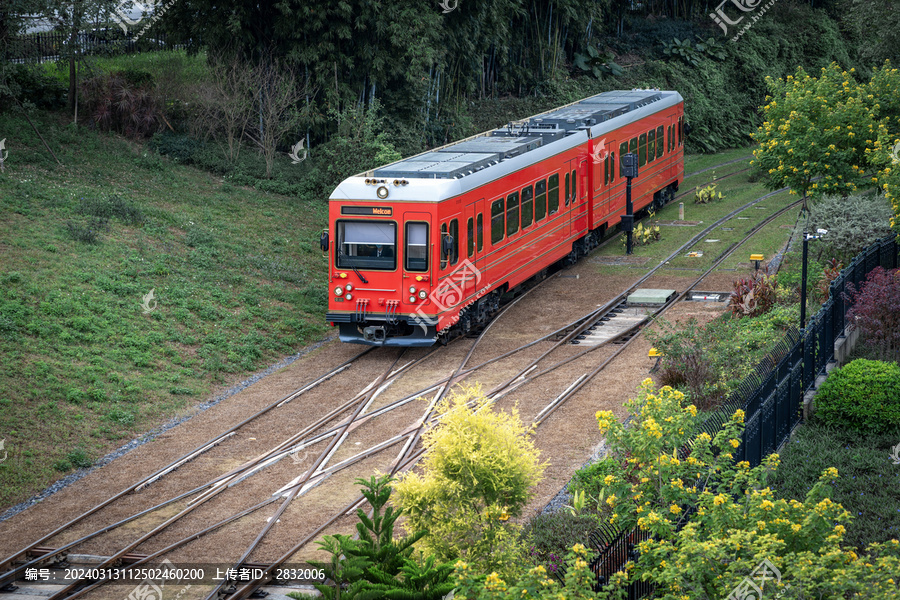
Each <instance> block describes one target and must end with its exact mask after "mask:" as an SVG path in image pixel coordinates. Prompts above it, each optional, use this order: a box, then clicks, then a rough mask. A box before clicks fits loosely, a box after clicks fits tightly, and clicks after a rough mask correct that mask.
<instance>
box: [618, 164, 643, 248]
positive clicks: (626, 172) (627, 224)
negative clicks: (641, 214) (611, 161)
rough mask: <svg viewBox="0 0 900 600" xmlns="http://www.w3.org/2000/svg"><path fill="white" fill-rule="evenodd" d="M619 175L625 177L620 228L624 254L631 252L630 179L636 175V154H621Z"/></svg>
mask: <svg viewBox="0 0 900 600" xmlns="http://www.w3.org/2000/svg"><path fill="white" fill-rule="evenodd" d="M619 175H622V176H624V177H625V214H624V215H622V222H621V228H622V229H623V230H624V231H625V237H626V242H625V254H631V253H632V248H633V240H632V236H631V233H632V231H634V205H633V204H632V203H631V180H632V179H634V178H635V177H637V176H638V157H637V154H634V153H633V152H629V153H628V154H623V155H622V164H621V165H620V167H619Z"/></svg>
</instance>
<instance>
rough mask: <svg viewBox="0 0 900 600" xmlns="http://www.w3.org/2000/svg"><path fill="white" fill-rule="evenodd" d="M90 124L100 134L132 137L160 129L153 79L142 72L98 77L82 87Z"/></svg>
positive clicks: (147, 135)
mask: <svg viewBox="0 0 900 600" xmlns="http://www.w3.org/2000/svg"><path fill="white" fill-rule="evenodd" d="M81 89H82V95H83V98H84V103H85V105H86V106H87V113H88V114H89V115H90V117H91V120H92V122H93V123H94V125H95V126H96V127H98V128H99V129H100V130H101V131H115V132H117V133H120V134H122V135H126V136H129V137H135V138H143V137H149V136H151V135H153V134H154V133H155V132H157V131H159V130H160V129H161V128H162V126H163V122H164V121H163V116H162V107H163V106H164V103H163V102H161V101H160V99H159V97H158V96H157V92H156V90H155V89H154V87H153V77H152V76H151V75H150V74H149V73H144V72H142V71H116V72H113V73H108V74H103V75H98V76H96V77H93V78H91V79H88V80H87V81H85V82H84V83H83V84H82V86H81Z"/></svg>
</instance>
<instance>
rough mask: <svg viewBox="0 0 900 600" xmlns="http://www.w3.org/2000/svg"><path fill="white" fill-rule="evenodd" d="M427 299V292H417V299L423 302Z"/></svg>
mask: <svg viewBox="0 0 900 600" xmlns="http://www.w3.org/2000/svg"><path fill="white" fill-rule="evenodd" d="M427 297H428V292H426V291H425V290H419V298H421V299H422V300H424V299H425V298H427Z"/></svg>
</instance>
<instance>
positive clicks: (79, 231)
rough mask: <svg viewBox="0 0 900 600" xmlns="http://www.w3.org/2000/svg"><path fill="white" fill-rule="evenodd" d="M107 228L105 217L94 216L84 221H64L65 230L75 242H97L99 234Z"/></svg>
mask: <svg viewBox="0 0 900 600" xmlns="http://www.w3.org/2000/svg"><path fill="white" fill-rule="evenodd" d="M107 229H109V225H108V224H107V222H106V219H101V218H94V219H90V220H88V221H87V222H86V223H76V222H74V221H66V231H67V232H68V234H69V237H71V238H72V239H73V240H75V241H76V242H84V243H85V244H99V243H100V234H101V233H102V232H103V231H106V230H107Z"/></svg>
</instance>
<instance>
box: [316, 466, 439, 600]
mask: <svg viewBox="0 0 900 600" xmlns="http://www.w3.org/2000/svg"><path fill="white" fill-rule="evenodd" d="M392 481H393V480H392V479H391V477H390V476H389V475H383V476H381V477H375V476H374V475H373V476H372V477H371V478H370V479H369V480H368V481H367V480H365V479H357V480H356V483H358V484H359V485H361V486H362V488H363V489H362V494H363V497H365V499H366V500H368V501H369V504H371V505H372V516H371V517H369V515H367V514H366V513H365V512H364V511H363V510H362V509H357V511H356V515H357V517H359V523H357V524H356V531H357V533H358V534H359V539H357V540H354V539H353V538H352V537H351V536H349V535H341V534H337V535H326V536H325V537H324V538H323V541H321V542H319V547H320V548H321V549H323V550H325V551H326V552H328V553H330V554H331V560H329V561H328V562H327V563H322V562H313V563H312V564H313V566H315V567H317V568H320V569H323V570H324V571H325V575H326V577H327V578H328V579H331V580H332V581H333V582H334V585H324V584H316V586H315V587H316V589H318V590H319V591H320V592H322V595H323V596H324V597H325V598H326V599H328V600H339V599H341V600H377V599H380V598H388V599H395V600H440V599H441V598H443V597H444V596H445V595H446V594H447V593H449V592H450V591H451V590H452V589H453V584H452V583H450V581H449V579H450V574H451V573H452V571H453V566H452V565H449V564H442V565H435V564H434V559H433V558H432V557H429V558H428V559H426V560H425V561H424V563H422V564H419V563H417V562H416V561H415V560H413V558H412V553H413V544H415V543H416V542H417V541H418V540H419V539H421V538H422V536H424V535H425V532H424V531H419V532H417V533H415V534H413V535H410V536H408V537H405V538H402V539H401V540H394V524H395V523H396V521H397V519H398V518H399V517H400V515H401V514H402V513H403V511H402V510H394V508H393V507H390V506H388V507H387V508H385V506H387V503H388V501H389V500H390V497H391V487H390V484H391V482H392ZM382 511H383V512H382Z"/></svg>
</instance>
